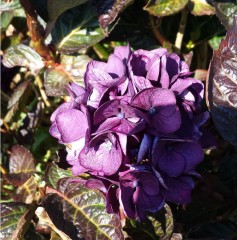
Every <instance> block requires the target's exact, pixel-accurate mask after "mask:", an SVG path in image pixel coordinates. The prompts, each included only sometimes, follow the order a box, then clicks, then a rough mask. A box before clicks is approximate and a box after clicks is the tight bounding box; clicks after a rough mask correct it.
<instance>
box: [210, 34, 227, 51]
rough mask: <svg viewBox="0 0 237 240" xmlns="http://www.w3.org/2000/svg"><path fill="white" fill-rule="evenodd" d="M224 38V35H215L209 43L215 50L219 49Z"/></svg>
mask: <svg viewBox="0 0 237 240" xmlns="http://www.w3.org/2000/svg"><path fill="white" fill-rule="evenodd" d="M223 38H224V36H220V37H219V36H214V37H213V38H212V39H210V40H209V41H208V43H209V45H210V46H211V48H212V49H213V50H218V48H219V45H220V43H221V40H222V39H223Z"/></svg>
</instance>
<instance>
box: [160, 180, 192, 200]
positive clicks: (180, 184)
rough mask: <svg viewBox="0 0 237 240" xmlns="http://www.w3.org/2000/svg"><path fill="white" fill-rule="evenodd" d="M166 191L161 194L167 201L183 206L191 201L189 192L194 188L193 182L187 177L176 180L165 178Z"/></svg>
mask: <svg viewBox="0 0 237 240" xmlns="http://www.w3.org/2000/svg"><path fill="white" fill-rule="evenodd" d="M165 184H166V185H167V187H168V189H164V190H163V194H164V196H165V198H166V199H167V200H168V201H171V202H174V203H179V204H185V203H188V202H190V201H191V192H192V189H193V188H194V181H193V179H192V178H191V177H189V176H181V177H178V178H169V177H166V178H165Z"/></svg>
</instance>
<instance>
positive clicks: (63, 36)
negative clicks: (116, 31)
mask: <svg viewBox="0 0 237 240" xmlns="http://www.w3.org/2000/svg"><path fill="white" fill-rule="evenodd" d="M105 36H106V34H105V33H104V32H103V30H102V28H100V25H99V21H98V17H97V13H96V9H95V8H94V7H93V5H92V3H91V2H90V1H89V2H87V3H85V4H82V5H80V6H77V7H75V8H73V9H70V10H68V11H66V12H64V13H63V14H61V15H60V16H59V18H58V20H57V22H56V24H55V27H54V29H53V31H52V40H53V43H54V44H56V45H57V48H58V49H59V50H60V51H61V52H64V53H75V52H78V50H80V49H83V48H87V47H89V46H92V45H93V44H95V43H97V42H98V41H100V40H101V39H103V38H105Z"/></svg>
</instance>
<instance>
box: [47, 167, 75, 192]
mask: <svg viewBox="0 0 237 240" xmlns="http://www.w3.org/2000/svg"><path fill="white" fill-rule="evenodd" d="M70 176H72V171H71V170H64V169H62V168H60V167H58V166H57V165H56V164H55V163H50V164H49V165H48V167H47V169H46V171H45V181H46V183H47V184H48V185H49V186H51V187H53V188H55V189H56V187H57V182H58V181H59V180H60V179H61V178H65V177H70Z"/></svg>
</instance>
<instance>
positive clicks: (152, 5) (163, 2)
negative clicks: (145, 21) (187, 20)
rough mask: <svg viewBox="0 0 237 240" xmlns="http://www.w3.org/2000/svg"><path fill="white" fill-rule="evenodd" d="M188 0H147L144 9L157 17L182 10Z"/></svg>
mask: <svg viewBox="0 0 237 240" xmlns="http://www.w3.org/2000/svg"><path fill="white" fill-rule="evenodd" d="M187 3H188V0H149V2H148V3H147V5H146V6H145V7H144V10H146V11H148V12H149V13H150V14H152V15H154V16H157V17H164V16H169V15H171V14H174V13H177V12H179V11H180V10H182V9H183V8H184V7H185V6H186V4H187Z"/></svg>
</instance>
